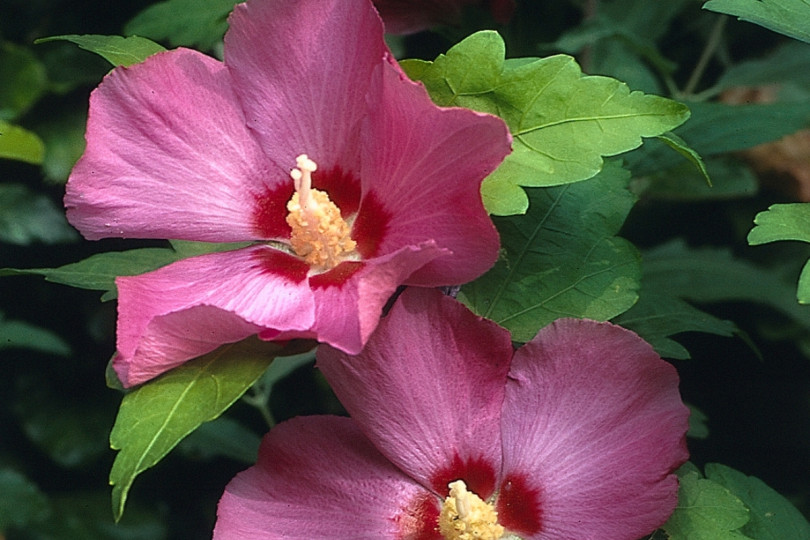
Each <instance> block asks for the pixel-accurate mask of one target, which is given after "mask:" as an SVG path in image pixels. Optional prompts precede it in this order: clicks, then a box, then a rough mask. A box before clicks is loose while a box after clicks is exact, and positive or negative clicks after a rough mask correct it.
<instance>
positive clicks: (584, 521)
mask: <svg viewBox="0 0 810 540" xmlns="http://www.w3.org/2000/svg"><path fill="white" fill-rule="evenodd" d="M688 416H689V412H688V409H687V408H686V407H685V406H684V404H683V403H682V401H681V398H680V395H679V393H678V375H677V373H676V371H675V368H674V367H673V366H672V365H670V364H669V363H667V362H665V361H663V360H661V358H659V357H658V355H657V354H656V353H655V352H654V351H653V349H652V347H650V346H649V345H648V344H647V343H646V342H644V341H643V340H641V338H639V337H638V336H637V335H635V334H633V333H632V332H630V331H628V330H625V329H623V328H620V327H618V326H614V325H611V324H609V323H597V322H594V321H586V320H576V319H563V320H558V321H556V322H554V323H552V324H551V325H549V326H547V327H546V328H544V329H542V330H541V331H540V332H539V334H538V335H537V337H535V338H534V339H533V340H532V341H530V342H529V343H527V344H526V345H525V346H524V347H522V348H520V349H519V350H518V351H517V352H516V353H515V357H514V360H513V362H512V369H511V371H510V373H509V382H508V383H507V389H506V400H505V402H504V411H503V419H502V422H503V424H502V425H503V447H504V478H508V479H511V481H512V484H510V485H509V486H506V488H507V489H506V491H510V490H511V491H512V495H511V496H510V495H509V494H507V497H506V498H504V497H500V498H499V516H500V517H499V519H501V520H502V521H501V523H502V524H503V525H504V526H506V527H508V528H510V530H513V531H514V532H517V533H518V534H520V535H521V536H522V537H524V538H549V537H553V538H616V539H621V538H627V539H634V538H638V537H640V536H643V535H645V534H648V533H650V532H651V531H652V530H654V529H655V528H656V527H658V526H659V525H661V524H662V523H663V522H664V521H666V519H667V517H668V516H669V515H670V514H671V513H672V510H673V509H674V508H675V504H676V502H677V491H678V483H677V480H676V478H675V475H674V474H672V472H673V470H674V469H675V468H676V467H678V466H679V465H680V464H682V463H683V462H684V461H685V460H686V459H687V457H688V453H687V451H686V446H685V434H686V429H687V418H688ZM521 483H523V485H522V486H519V485H520V484H521ZM516 485H518V486H519V489H516V488H515V486H516ZM502 495H503V493H502ZM527 495H528V496H533V497H534V499H535V502H536V503H537V507H535V508H531V507H530V505H528V504H527V503H526V498H527ZM510 498H511V499H513V500H514V502H515V508H517V509H520V510H521V511H516V510H515V509H509V502H510V501H509V500H507V499H510ZM501 499H504V500H501ZM501 505H503V507H501ZM532 511H536V512H539V513H538V514H532ZM521 512H522V513H521ZM531 523H536V524H539V528H540V530H539V531H538V530H532V527H531V526H530V525H531Z"/></svg>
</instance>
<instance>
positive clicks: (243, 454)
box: [177, 362, 275, 465]
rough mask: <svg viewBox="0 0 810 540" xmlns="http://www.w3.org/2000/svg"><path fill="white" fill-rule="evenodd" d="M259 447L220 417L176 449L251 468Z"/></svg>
mask: <svg viewBox="0 0 810 540" xmlns="http://www.w3.org/2000/svg"><path fill="white" fill-rule="evenodd" d="M274 364H275V362H273V364H271V366H272V365H274ZM259 443H261V437H259V436H258V435H256V433H254V432H253V431H251V430H249V429H248V428H246V427H245V426H243V425H242V424H240V423H239V422H237V421H236V420H233V419H231V418H228V417H225V416H220V417H219V418H217V419H216V420H212V421H210V422H206V423H205V424H203V425H201V426H200V427H198V428H197V429H196V430H195V431H194V432H193V433H191V434H190V435H189V436H188V437H186V438H185V439H184V440H183V441H181V442H180V444H179V445H178V446H177V449H178V450H179V451H180V452H183V453H184V454H186V455H188V456H191V457H193V458H195V459H211V458H214V457H227V458H231V459H233V460H236V461H240V462H242V463H244V464H246V465H253V464H254V463H256V458H257V456H258V455H259Z"/></svg>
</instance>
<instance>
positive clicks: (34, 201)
mask: <svg viewBox="0 0 810 540" xmlns="http://www.w3.org/2000/svg"><path fill="white" fill-rule="evenodd" d="M78 239H79V235H78V234H76V231H74V230H73V228H72V227H71V226H70V225H68V223H67V221H66V220H65V213H64V211H63V210H62V209H60V208H58V207H57V206H56V205H55V204H54V203H53V201H51V199H49V198H48V197H46V196H45V195H39V194H37V193H34V192H33V191H31V190H30V189H29V188H28V187H27V186H25V185H23V184H11V183H9V184H0V242H6V243H9V244H18V245H27V244H31V243H33V242H43V243H46V244H56V243H61V242H72V241H75V240H78Z"/></svg>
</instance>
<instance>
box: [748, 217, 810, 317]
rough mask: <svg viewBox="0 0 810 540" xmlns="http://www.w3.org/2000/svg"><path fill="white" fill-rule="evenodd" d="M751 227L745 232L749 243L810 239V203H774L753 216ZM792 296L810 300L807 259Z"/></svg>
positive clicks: (801, 300) (803, 301)
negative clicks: (794, 294) (752, 226)
mask: <svg viewBox="0 0 810 540" xmlns="http://www.w3.org/2000/svg"><path fill="white" fill-rule="evenodd" d="M754 223H755V225H754V228H753V229H751V231H750V232H749V233H748V243H749V244H750V245H752V246H756V245H760V244H767V243H769V242H776V241H779V240H799V241H801V242H810V204H807V203H790V204H774V205H771V206H770V207H769V208H768V209H767V210H766V211H764V212H760V213H759V214H757V215H756V217H754ZM796 298H797V299H798V300H799V303H800V304H810V261H808V262H807V263H805V265H804V268H803V269H802V272H801V275H800V276H799V285H798V288H797V291H796Z"/></svg>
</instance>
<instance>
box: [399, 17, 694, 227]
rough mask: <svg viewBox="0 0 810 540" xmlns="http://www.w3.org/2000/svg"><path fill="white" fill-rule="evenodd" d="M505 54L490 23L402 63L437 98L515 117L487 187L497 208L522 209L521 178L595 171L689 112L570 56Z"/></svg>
mask: <svg viewBox="0 0 810 540" xmlns="http://www.w3.org/2000/svg"><path fill="white" fill-rule="evenodd" d="M504 54H505V47H504V43H503V40H502V39H501V37H500V36H499V35H498V34H497V33H495V32H491V31H484V32H478V33H476V34H473V35H472V36H470V37H468V38H467V39H465V40H464V41H462V42H461V43H459V44H458V45H456V46H454V47H452V48H451V49H450V50H449V51H448V52H447V54H445V55H440V56H439V57H437V58H436V60H435V61H433V62H424V61H403V62H402V67H403V69H405V71H406V72H407V73H408V75H409V76H410V77H411V78H414V79H417V80H420V81H421V82H423V83H424V84H425V87H426V88H427V90H428V92H429V93H430V96H431V98H432V99H433V101H434V102H436V103H437V104H439V105H442V106H461V107H467V108H470V109H473V110H477V111H482V112H487V113H491V114H496V115H498V116H500V117H501V118H503V119H504V121H506V123H507V125H508V126H509V129H510V131H511V133H512V136H513V137H514V142H513V151H512V153H511V154H510V155H509V156H507V158H506V160H505V161H504V162H503V163H502V164H501V166H500V167H499V168H498V169H497V170H496V171H495V172H494V173H493V174H491V175H490V176H489V177H488V178H487V179H486V180H485V181H484V184H483V186H482V196H483V198H484V204H485V206H486V207H487V210H489V212H490V213H492V214H496V215H511V214H517V213H523V212H525V211H526V208H527V207H528V198H527V196H526V194H525V193H524V192H523V190H522V189H520V187H519V186H533V187H539V186H557V185H564V184H568V183H572V182H578V181H581V180H586V179H588V178H591V177H593V176H594V175H596V174H597V173H598V172H599V171H600V170H601V169H602V166H603V157H605V156H613V155H616V154H620V153H622V152H626V151H628V150H632V149H634V148H637V147H638V146H640V145H641V143H642V137H655V136H658V135H661V134H662V133H665V132H667V131H670V130H671V129H673V128H675V127H676V126H678V125H680V124H681V123H683V122H684V121H686V119H687V118H688V117H689V109H688V108H687V107H686V106H685V105H683V104H681V103H677V102H675V101H672V100H669V99H665V98H662V97H658V96H652V95H645V94H643V93H641V92H631V91H630V89H629V88H628V86H627V85H626V84H624V83H622V82H620V81H617V80H615V79H611V78H608V77H598V76H585V75H583V74H582V72H581V70H580V68H579V66H578V65H577V63H576V61H575V60H574V59H573V58H571V57H570V56H565V55H557V56H551V57H548V58H541V59H536V60H533V61H530V62H505V61H504ZM470 66H476V69H475V70H470V69H469V67H470Z"/></svg>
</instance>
